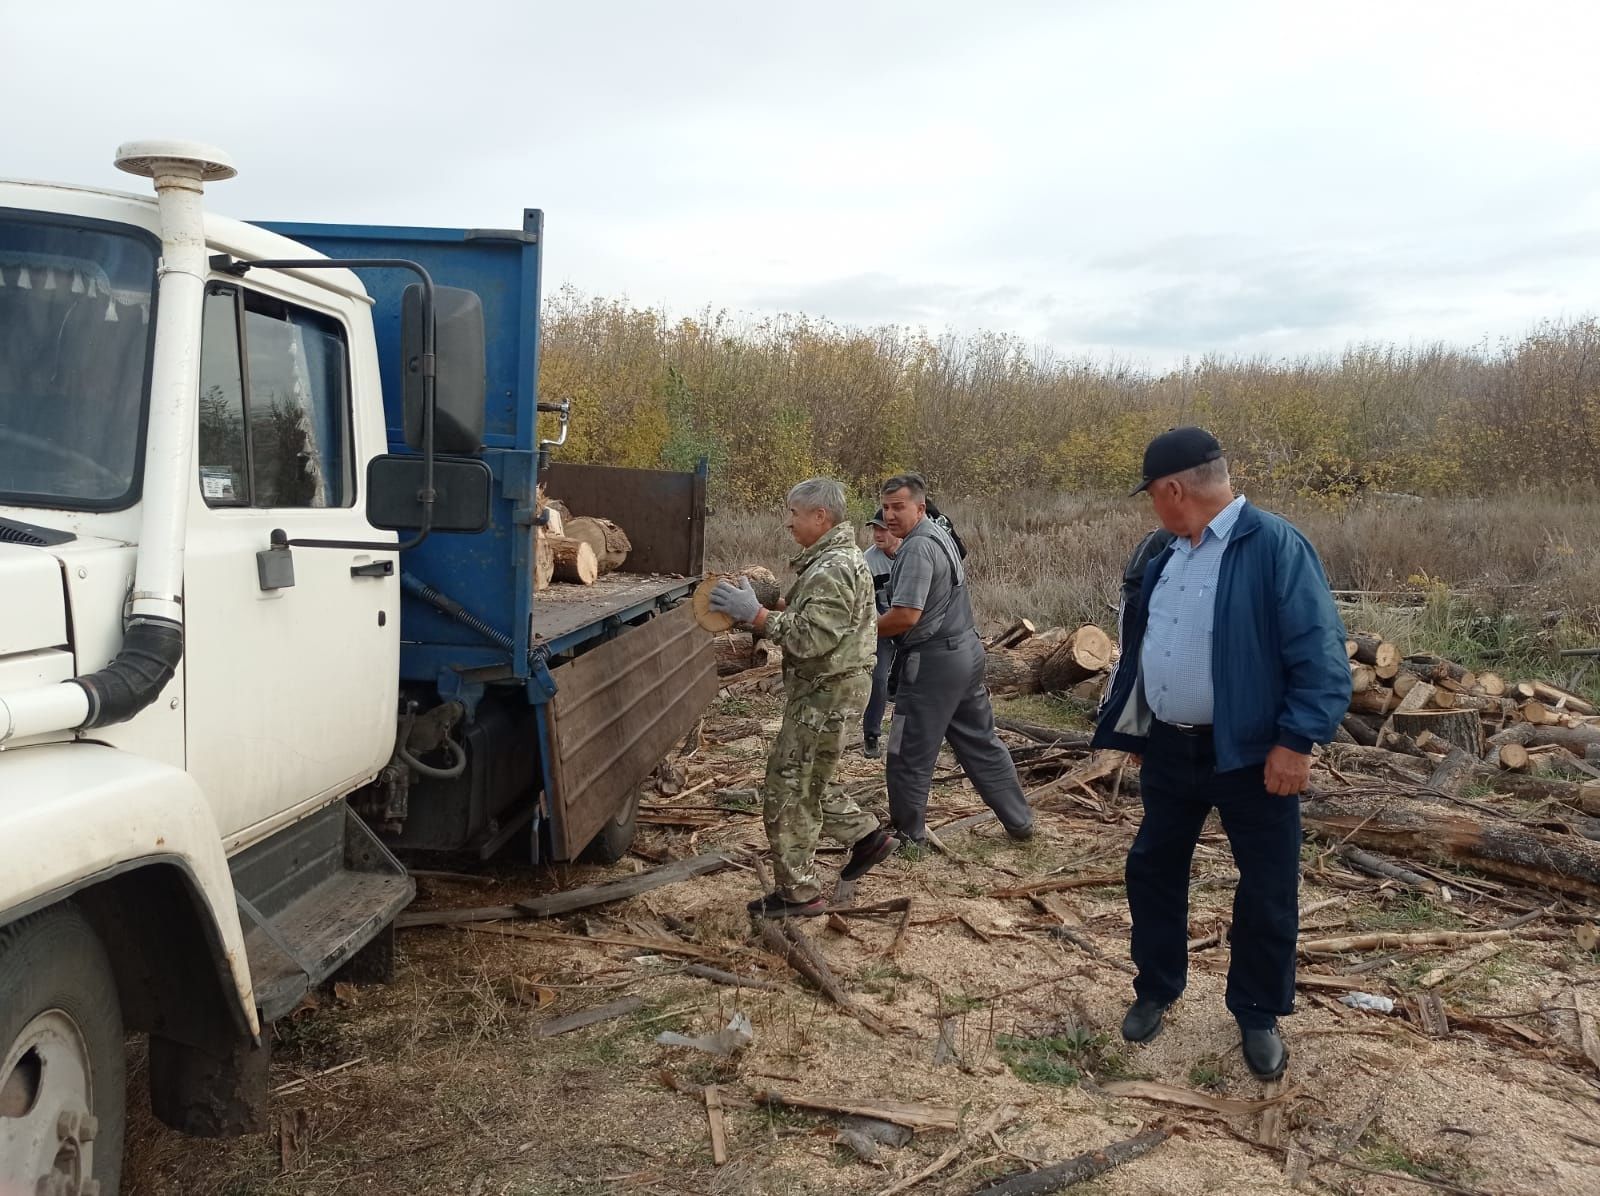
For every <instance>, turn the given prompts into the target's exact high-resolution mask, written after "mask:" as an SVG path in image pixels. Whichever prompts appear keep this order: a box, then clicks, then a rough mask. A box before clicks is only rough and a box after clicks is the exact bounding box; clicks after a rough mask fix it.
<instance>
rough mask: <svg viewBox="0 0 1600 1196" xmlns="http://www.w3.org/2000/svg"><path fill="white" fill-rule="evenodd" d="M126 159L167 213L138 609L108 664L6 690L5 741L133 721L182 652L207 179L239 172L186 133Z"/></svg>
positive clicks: (133, 145) (142, 144)
mask: <svg viewBox="0 0 1600 1196" xmlns="http://www.w3.org/2000/svg"><path fill="white" fill-rule="evenodd" d="M116 165H117V168H118V169H119V170H125V171H127V172H128V173H129V174H136V175H140V176H143V177H145V178H148V179H151V180H152V181H153V182H154V184H155V190H156V203H157V206H158V208H159V210H160V213H161V267H160V270H159V271H158V275H159V281H158V287H159V291H158V295H159V299H158V302H157V307H156V310H157V312H158V316H157V324H156V344H155V369H154V371H153V374H152V376H151V380H150V423H149V429H148V432H147V434H146V439H145V454H144V495H143V510H142V517H141V521H140V531H139V555H138V559H137V563H136V566H135V569H134V581H133V609H132V614H131V617H130V618H129V621H128V627H127V632H126V635H125V636H124V639H123V644H122V649H121V651H119V652H118V653H117V655H116V657H115V658H114V659H113V660H112V661H111V662H110V663H109V664H107V665H106V666H105V668H103V669H100V670H99V671H98V672H94V673H90V674H88V675H86V676H81V677H74V678H73V679H72V680H70V681H66V682H63V683H62V684H59V685H45V686H38V687H35V688H33V689H26V690H21V691H18V692H15V693H10V694H6V693H0V744H4V743H5V742H6V741H7V740H10V739H25V738H28V737H29V736H33V735H49V734H54V733H56V732H59V731H68V730H73V729H75V728H80V727H103V726H108V725H110V724H112V723H120V722H126V721H127V720H128V719H130V718H132V717H133V716H134V715H136V714H138V713H139V711H141V710H143V709H144V708H145V707H146V706H148V705H150V703H151V702H153V701H155V700H156V698H157V697H158V696H159V695H160V693H161V691H162V690H163V689H164V688H165V687H166V685H167V683H168V682H169V681H171V680H172V676H173V673H174V672H175V671H176V670H177V667H178V662H179V661H180V660H181V659H182V657H183V549H184V537H185V531H186V528H187V525H188V520H189V495H190V493H191V492H192V491H193V490H194V488H195V480H194V477H193V476H192V475H191V466H192V464H193V460H194V437H195V427H196V424H197V422H198V419H197V410H198V406H199V398H198V395H199V381H200V379H199V374H200V324H201V314H202V309H203V307H204V304H205V288H206V273H207V270H208V269H209V265H208V261H207V257H206V230H205V214H204V211H203V209H202V206H201V202H200V197H201V194H202V193H203V192H204V190H205V184H206V183H208V182H218V181H220V180H222V179H230V178H232V177H233V176H234V175H235V174H236V173H237V171H235V169H234V167H233V163H232V162H231V161H230V160H229V158H228V156H227V155H226V154H224V153H222V152H220V151H219V150H215V149H212V148H211V147H210V146H204V145H195V144H192V143H190V142H183V141H136V142H130V143H128V144H126V145H123V146H120V147H118V149H117V157H116Z"/></svg>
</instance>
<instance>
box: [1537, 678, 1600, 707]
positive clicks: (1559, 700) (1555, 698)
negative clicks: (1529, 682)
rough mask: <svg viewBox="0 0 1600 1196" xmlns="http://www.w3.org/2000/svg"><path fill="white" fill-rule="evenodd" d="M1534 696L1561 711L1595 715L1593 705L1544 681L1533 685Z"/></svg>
mask: <svg viewBox="0 0 1600 1196" xmlns="http://www.w3.org/2000/svg"><path fill="white" fill-rule="evenodd" d="M1533 696H1534V697H1536V698H1538V699H1539V700H1540V701H1541V702H1545V703H1547V704H1549V705H1551V706H1554V707H1556V708H1557V709H1559V710H1570V711H1572V712H1573V713H1574V714H1593V713H1594V712H1595V709H1594V705H1593V703H1590V702H1586V701H1585V700H1584V699H1582V698H1580V697H1579V696H1578V695H1577V694H1572V693H1568V692H1567V691H1566V690H1564V689H1557V688H1556V687H1555V686H1553V685H1550V684H1548V683H1547V682H1544V681H1535V682H1534V683H1533Z"/></svg>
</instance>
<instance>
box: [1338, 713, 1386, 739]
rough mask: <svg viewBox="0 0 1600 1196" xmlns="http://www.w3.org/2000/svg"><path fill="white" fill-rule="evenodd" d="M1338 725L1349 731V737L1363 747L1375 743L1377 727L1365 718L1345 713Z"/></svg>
mask: <svg viewBox="0 0 1600 1196" xmlns="http://www.w3.org/2000/svg"><path fill="white" fill-rule="evenodd" d="M1340 725H1341V726H1343V727H1344V729H1345V730H1346V731H1348V732H1349V733H1350V738H1351V739H1354V740H1355V741H1356V742H1357V743H1359V744H1361V745H1362V746H1363V747H1375V746H1376V745H1377V742H1378V732H1377V729H1376V728H1374V727H1373V726H1372V725H1371V724H1369V723H1368V722H1367V721H1366V720H1365V719H1362V718H1359V717H1357V716H1356V715H1354V714H1347V715H1345V716H1344V718H1343V719H1342V720H1341V722H1340Z"/></svg>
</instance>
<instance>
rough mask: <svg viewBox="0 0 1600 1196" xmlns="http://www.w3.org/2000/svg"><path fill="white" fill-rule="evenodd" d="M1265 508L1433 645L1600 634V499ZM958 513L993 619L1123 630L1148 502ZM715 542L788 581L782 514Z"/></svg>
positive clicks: (1567, 641)
mask: <svg viewBox="0 0 1600 1196" xmlns="http://www.w3.org/2000/svg"><path fill="white" fill-rule="evenodd" d="M1264 505H1265V506H1267V507H1268V509H1278V510H1280V511H1281V513H1284V514H1286V515H1287V516H1288V517H1289V518H1290V519H1291V520H1292V521H1293V522H1294V523H1295V525H1296V526H1297V527H1299V528H1300V530H1301V531H1303V532H1304V533H1305V534H1306V535H1307V536H1308V537H1309V538H1310V539H1311V541H1312V543H1313V544H1315V545H1316V547H1317V551H1318V552H1319V553H1320V554H1321V555H1322V559H1323V563H1324V566H1325V567H1326V568H1327V571H1328V577H1329V581H1330V583H1331V584H1332V585H1333V587H1334V588H1335V589H1339V590H1360V591H1371V592H1373V593H1374V595H1375V596H1374V598H1373V599H1372V601H1371V602H1370V604H1369V605H1370V607H1371V609H1368V610H1364V611H1361V612H1358V613H1357V614H1355V615H1352V619H1353V620H1357V619H1359V620H1360V621H1361V624H1360V625H1362V626H1368V625H1372V624H1373V623H1374V622H1376V623H1380V624H1381V623H1383V622H1384V621H1385V620H1386V619H1387V620H1389V622H1390V624H1391V626H1392V629H1393V630H1394V631H1395V633H1396V634H1400V633H1401V632H1403V631H1404V632H1407V634H1406V635H1405V636H1404V639H1405V642H1406V643H1407V644H1411V643H1413V641H1417V642H1416V648H1417V650H1451V649H1452V648H1453V650H1455V651H1456V652H1459V653H1460V654H1462V655H1465V656H1468V657H1471V656H1473V655H1474V653H1478V654H1481V653H1484V652H1489V653H1496V652H1499V653H1509V654H1510V655H1511V656H1513V657H1522V656H1528V655H1536V654H1538V653H1539V652H1547V651H1548V649H1550V648H1552V647H1558V646H1560V647H1564V646H1570V645H1571V644H1573V643H1579V642H1592V639H1590V638H1589V637H1592V636H1594V635H1597V634H1600V502H1585V501H1576V500H1567V499H1561V498H1552V497H1543V496H1536V495H1526V496H1513V497H1504V498H1496V499H1486V500H1481V501H1480V500H1469V499H1429V500H1423V501H1403V500H1387V501H1385V500H1375V499H1374V500H1366V501H1363V502H1359V503H1355V504H1351V505H1348V506H1344V507H1341V508H1340V509H1338V510H1326V509H1321V508H1318V507H1315V506H1308V505H1304V504H1302V505H1301V506H1300V507H1299V508H1296V507H1293V506H1291V507H1289V508H1287V509H1283V508H1277V507H1275V506H1274V504H1272V503H1270V502H1266V503H1264ZM948 509H949V511H950V514H951V516H952V517H953V518H954V520H955V522H956V526H957V528H958V530H959V531H960V532H961V535H962V538H963V539H964V540H965V541H966V543H967V546H968V548H969V549H970V552H971V555H970V556H969V558H968V562H967V563H968V566H969V568H970V570H971V575H972V596H973V601H974V605H975V609H976V611H977V613H978V617H979V620H980V622H982V623H983V624H985V625H988V626H991V627H995V626H999V625H1001V624H1004V623H1006V622H1009V621H1010V620H1012V619H1015V618H1018V617H1022V616H1026V617H1028V618H1031V619H1033V620H1034V621H1035V622H1037V623H1039V624H1040V625H1041V626H1046V625H1052V626H1075V625H1077V624H1079V623H1085V622H1095V623H1100V624H1102V625H1104V626H1107V627H1111V626H1113V625H1114V623H1115V619H1116V605H1115V604H1116V598H1117V594H1118V590H1119V588H1120V585H1121V578H1122V569H1123V565H1124V563H1125V561H1126V559H1127V556H1128V554H1129V553H1130V552H1131V551H1132V550H1133V547H1134V545H1135V544H1137V543H1138V541H1139V539H1140V538H1141V537H1142V536H1143V535H1144V534H1145V533H1146V532H1148V531H1149V530H1150V529H1151V528H1152V527H1154V526H1155V522H1154V519H1153V517H1152V515H1151V513H1150V508H1149V504H1148V503H1147V502H1146V501H1145V500H1144V499H1142V498H1138V499H1128V498H1123V499H1115V498H1103V497H1085V496H1074V495H1061V494H1047V495H1043V496H1040V497H1039V498H1037V500H1034V501H1024V498H1023V497H1022V496H1018V497H1010V498H1005V499H996V500H993V501H989V502H980V501H975V500H962V501H951V502H950V503H949V504H948ZM708 543H709V548H710V553H709V555H710V564H711V567H712V568H733V567H736V566H739V565H744V564H751V563H760V564H764V565H766V566H767V567H769V568H771V569H773V570H774V571H775V572H777V573H778V575H779V576H780V577H782V576H784V573H783V570H784V569H785V567H786V565H787V561H788V558H789V556H790V554H791V553H792V551H793V545H792V542H791V541H790V540H789V538H788V536H787V534H786V533H785V532H784V531H783V526H782V521H781V519H780V517H779V516H778V515H777V514H776V512H768V511H760V510H757V511H750V510H734V509H728V510H722V511H718V512H717V513H716V514H715V515H713V517H712V519H711V526H710V529H709V535H708ZM1444 591H1450V592H1452V593H1453V594H1454V595H1455V596H1454V597H1447V596H1446V595H1445V593H1444ZM1430 597H1431V602H1428V609H1427V614H1426V617H1425V618H1423V619H1422V620H1421V621H1420V623H1418V622H1417V619H1416V616H1410V615H1408V616H1403V618H1402V621H1401V622H1398V623H1397V622H1395V621H1394V619H1393V612H1392V611H1390V610H1389V609H1388V608H1390V607H1392V606H1394V605H1396V604H1400V603H1411V604H1421V603H1424V601H1425V600H1428V599H1430ZM1552 611H1554V612H1558V613H1557V614H1554V615H1551V614H1548V613H1547V612H1552Z"/></svg>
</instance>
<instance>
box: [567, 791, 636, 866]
mask: <svg viewBox="0 0 1600 1196" xmlns="http://www.w3.org/2000/svg"><path fill="white" fill-rule="evenodd" d="M638 825H639V791H638V790H637V789H635V790H634V791H633V794H632V796H630V797H629V798H628V800H627V801H626V802H625V803H624V804H623V807H622V809H620V810H618V811H617V816H616V817H615V818H613V819H612V820H611V821H610V822H608V823H606V824H605V826H604V827H603V828H602V829H601V831H600V833H599V834H598V835H596V836H595V837H594V839H593V840H592V841H591V842H590V843H589V846H587V847H585V848H584V849H583V854H582V855H580V856H579V857H578V858H579V859H580V860H582V861H583V862H584V863H586V864H615V863H616V862H617V861H618V860H620V859H621V858H622V857H623V856H625V855H627V854H628V848H630V847H632V846H633V832H634V831H635V829H637V827H638Z"/></svg>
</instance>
